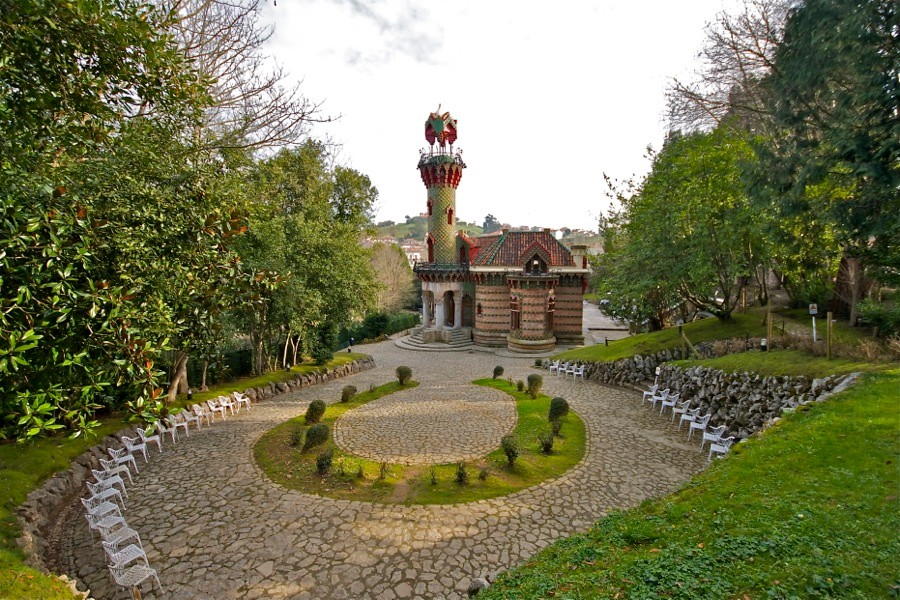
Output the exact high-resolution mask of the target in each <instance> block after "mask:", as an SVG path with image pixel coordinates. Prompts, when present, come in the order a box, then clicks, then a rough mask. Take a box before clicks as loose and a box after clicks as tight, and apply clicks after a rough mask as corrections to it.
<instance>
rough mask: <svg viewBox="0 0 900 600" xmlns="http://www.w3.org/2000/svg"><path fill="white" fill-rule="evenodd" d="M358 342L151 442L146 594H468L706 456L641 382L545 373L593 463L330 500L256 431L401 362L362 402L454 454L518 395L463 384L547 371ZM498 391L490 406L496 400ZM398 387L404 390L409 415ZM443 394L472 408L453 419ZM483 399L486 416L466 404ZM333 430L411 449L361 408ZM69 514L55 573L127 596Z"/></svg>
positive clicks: (478, 448)
mask: <svg viewBox="0 0 900 600" xmlns="http://www.w3.org/2000/svg"><path fill="white" fill-rule="evenodd" d="M360 349H361V350H364V351H365V352H367V353H370V354H372V355H373V356H374V357H375V359H376V363H377V367H376V368H375V369H373V370H370V371H365V372H362V373H359V374H356V375H353V376H350V377H347V378H344V379H339V380H336V381H333V382H329V383H327V384H325V385H321V386H317V387H312V388H308V389H303V390H301V391H299V392H297V393H295V394H292V395H289V396H282V397H280V398H277V399H273V400H268V401H265V402H263V403H259V404H256V405H254V407H253V409H252V410H251V411H249V412H248V411H246V410H243V411H241V412H240V414H239V415H237V416H235V417H229V418H228V420H227V421H225V422H224V423H223V422H221V421H219V422H217V423H216V424H215V425H214V426H213V427H211V428H204V429H203V430H202V431H200V432H192V433H191V436H190V438H187V439H186V438H184V436H183V435H182V436H180V438H179V441H178V444H177V446H174V447H173V446H172V444H171V443H169V444H166V445H165V448H164V450H165V451H164V453H163V454H161V455H160V454H158V453H156V450H155V449H153V450H152V452H153V455H152V456H151V459H150V463H149V464H148V465H146V466H145V465H144V464H143V460H142V459H138V463H139V465H140V468H141V472H140V474H139V475H137V476H136V479H135V484H134V485H133V486H130V487H129V489H128V494H129V498H128V500H127V506H128V510H127V511H126V513H125V517H126V519H127V520H128V522H129V525H130V526H131V527H133V528H135V529H137V530H138V531H139V532H140V534H141V537H142V539H143V541H144V546H145V549H146V550H147V554H148V556H149V559H150V563H151V566H153V567H154V568H156V569H157V570H158V571H159V575H160V578H161V580H162V585H163V588H164V591H165V594H159V593H158V592H154V593H146V594H145V597H147V598H163V597H164V598H173V599H194V600H203V599H209V600H212V599H216V600H221V599H231V598H249V599H254V598H292V599H306V598H310V599H312V598H373V599H375V598H377V599H384V600H391V599H394V598H461V597H464V592H465V588H466V586H467V584H468V582H469V580H470V579H471V578H472V577H479V576H485V575H489V574H494V573H496V572H498V571H501V570H504V569H508V568H510V567H512V566H514V565H516V564H519V563H521V562H523V561H524V560H526V559H527V558H528V557H530V556H532V555H533V554H535V553H536V552H538V551H539V550H541V549H542V548H544V547H546V546H548V545H549V544H551V543H552V542H553V541H555V540H557V539H559V538H560V537H563V536H567V535H571V534H573V533H576V532H582V531H585V530H587V529H588V528H589V527H590V525H591V524H592V523H593V522H594V521H595V520H597V519H598V518H599V517H602V516H603V515H604V514H606V513H607V512H609V511H611V510H613V509H617V508H627V507H632V506H635V505H637V504H639V503H640V502H641V501H642V500H644V499H646V498H650V497H655V496H660V495H663V494H666V493H668V492H671V491H673V490H675V489H677V488H678V487H679V486H680V485H681V484H683V483H684V482H685V481H687V479H688V478H689V477H690V476H691V475H692V474H693V473H695V472H697V471H698V470H700V469H701V468H703V466H704V464H705V454H703V453H701V452H700V451H699V449H698V447H697V444H696V442H695V443H693V444H692V445H689V444H687V443H686V436H685V435H684V432H680V433H679V432H677V431H676V430H675V428H674V427H673V426H671V425H670V423H669V419H668V418H661V417H659V415H658V414H656V413H655V412H654V411H651V410H650V409H649V408H646V407H641V402H640V396H639V395H638V394H636V393H635V392H631V391H625V390H619V389H615V388H608V387H603V386H599V385H596V384H593V383H590V382H585V381H582V380H578V381H572V379H569V380H568V381H563V380H562V379H561V378H556V377H554V376H548V374H547V373H546V372H543V374H544V379H545V384H544V392H545V393H547V394H548V395H554V396H557V395H558V396H563V397H565V398H567V399H568V400H569V402H570V403H571V405H572V408H573V409H574V410H575V411H577V412H578V414H579V415H580V416H581V417H582V418H583V419H584V421H585V423H586V425H587V427H588V447H587V452H586V456H585V458H584V460H583V461H582V462H581V463H580V464H579V465H577V466H576V467H575V468H573V469H571V470H570V471H568V472H567V473H565V474H564V475H563V476H561V477H559V478H558V479H556V480H553V481H549V482H545V483H544V484H541V485H538V486H535V487H532V488H528V489H525V490H522V491H520V492H517V493H515V494H512V495H510V496H506V497H503V498H495V499H492V500H483V501H478V502H473V503H469V504H460V505H454V506H396V505H381V504H369V503H363V502H353V501H342V500H333V499H329V498H320V497H317V496H311V495H307V494H303V493H300V492H297V491H293V490H287V489H284V488H281V487H280V486H278V485H276V484H274V483H272V482H270V481H269V480H268V479H266V477H265V476H264V475H263V474H262V472H261V471H260V470H259V468H257V467H256V465H255V463H254V460H253V457H252V446H253V443H254V442H255V441H256V440H257V439H258V438H259V436H261V435H262V434H263V433H264V432H266V431H267V430H269V429H270V428H272V427H273V426H275V425H277V424H278V423H281V422H283V421H284V420H286V419H288V418H291V417H294V416H296V415H298V414H302V413H303V412H304V411H305V410H306V406H307V404H308V403H309V402H310V401H311V400H313V399H315V398H322V399H323V400H325V401H326V402H329V403H330V402H334V401H337V400H338V399H339V398H340V391H341V388H342V387H343V386H344V385H348V384H353V385H355V386H356V387H357V388H358V389H360V390H366V389H368V388H369V386H370V385H373V384H375V385H380V384H382V383H385V382H387V381H390V380H393V379H394V369H395V368H396V367H397V366H398V365H408V366H410V367H412V369H413V378H414V379H416V380H417V381H419V382H421V384H422V385H421V386H420V387H419V388H416V389H415V390H411V391H408V392H401V393H400V394H396V395H394V396H395V397H394V399H393V400H390V401H388V399H390V398H392V397H391V396H387V397H385V398H384V399H381V400H379V401H375V403H373V404H374V406H372V407H371V408H369V409H368V411H367V414H369V416H370V417H372V418H373V419H375V422H379V421H380V422H383V423H386V422H394V421H395V423H394V424H393V425H391V426H390V427H393V428H395V429H393V430H392V429H387V432H388V433H389V432H390V431H401V430H402V431H403V432H404V435H410V436H413V435H420V436H421V437H418V438H415V439H416V440H419V441H416V442H415V444H412V445H410V446H408V447H406V450H404V452H406V453H407V458H409V459H410V460H412V459H413V458H415V457H416V456H418V455H421V454H423V453H425V450H424V449H423V448H420V447H419V444H423V445H424V444H437V445H439V446H440V447H436V448H434V449H433V450H432V451H433V452H435V453H437V454H442V453H446V454H447V455H448V456H453V457H456V456H469V453H471V452H477V453H482V448H486V447H489V446H492V445H494V444H495V442H496V441H497V440H499V439H500V437H501V436H502V435H503V433H505V432H506V431H508V430H509V428H510V427H511V426H512V421H511V419H512V418H514V416H511V415H512V414H513V413H512V412H511V411H512V409H513V407H512V403H511V402H509V400H508V397H505V395H503V394H501V395H502V396H504V397H503V398H501V397H499V396H496V395H495V394H496V392H492V391H490V390H483V389H482V388H471V391H472V394H471V395H470V398H471V400H472V405H471V406H467V405H466V403H465V402H464V401H465V399H466V396H465V395H463V394H462V393H461V392H463V391H465V390H466V388H464V386H465V385H466V384H467V383H468V382H470V381H471V380H473V379H477V378H481V377H490V374H491V371H492V369H493V367H494V365H496V364H499V365H503V366H504V368H505V369H506V373H505V375H507V376H511V377H512V378H513V379H514V380H518V379H525V378H526V377H527V376H528V375H529V374H531V373H535V372H537V371H535V370H534V368H533V367H532V366H531V365H532V364H533V360H531V359H511V358H500V357H496V356H493V355H491V354H485V353H480V352H474V353H440V354H434V353H418V352H411V351H407V350H402V349H399V348H397V347H396V346H394V344H393V342H390V341H389V342H384V343H381V344H377V345H370V346H364V347H362V348H360ZM491 398H496V401H495V404H496V406H488V405H487V403H488V401H489V400H490V399H491ZM398 399H399V400H402V401H403V402H404V403H406V402H408V404H406V406H408V407H409V409H410V410H409V411H407V412H406V413H405V414H404V412H403V411H402V410H398V409H399V408H400V407H402V406H403V405H404V404H401V403H400V402H398ZM442 399H449V402H450V404H452V407H453V409H456V408H457V407H458V409H459V410H460V411H463V413H466V414H463V415H460V414H459V413H457V416H458V417H459V418H456V419H454V418H453V413H452V410H451V409H448V408H447V407H442V406H440V402H441V400H442ZM382 400H385V402H383V403H382ZM376 403H378V404H376ZM379 404H380V405H379ZM482 410H486V411H487V412H486V413H485V414H484V415H479V416H478V417H477V418H472V415H469V414H467V413H468V412H470V411H482ZM362 414H363V413H362V411H360V413H359V414H358V415H356V417H359V415H362ZM416 415H419V416H416ZM428 415H434V419H433V420H432V422H429V418H428ZM356 417H355V418H356ZM484 420H488V421H490V422H491V423H492V425H491V427H490V428H487V427H483V429H485V430H488V429H489V430H488V431H481V432H479V434H478V435H476V436H474V437H475V439H474V441H472V440H467V443H466V444H463V443H462V441H461V440H460V439H459V437H458V436H457V435H456V434H457V432H466V433H465V434H464V435H466V436H472V435H473V434H472V432H473V431H477V430H478V426H477V425H478V423H483V422H484ZM416 428H421V433H420V434H415V433H413V431H414V430H415V429H416ZM339 431H340V432H341V433H340V436H339V437H340V439H341V443H342V444H343V445H344V446H345V447H348V448H353V449H355V450H357V451H359V452H360V453H363V454H364V453H365V452H364V451H363V450H362V445H363V444H368V443H370V442H371V445H372V447H373V448H381V449H382V450H381V451H382V452H396V450H397V449H398V448H404V446H402V445H399V444H397V443H392V442H391V441H390V440H389V439H388V438H386V437H384V433H385V432H384V431H382V432H377V431H373V432H369V433H367V432H366V429H365V423H363V420H362V419H357V420H354V421H352V422H350V421H348V423H346V424H343V423H342V424H341V425H340V427H339ZM370 451H371V450H370ZM67 524H68V525H67V527H66V528H65V530H64V531H63V532H62V536H61V539H60V540H59V543H60V545H61V557H62V558H61V560H62V562H63V564H62V565H60V569H61V571H62V572H66V573H68V574H70V575H76V576H77V577H78V578H79V579H80V580H81V581H82V582H84V583H86V584H87V585H88V586H90V588H91V591H92V594H93V596H94V597H95V598H97V599H98V600H104V599H108V598H124V597H127V595H125V594H124V593H123V592H119V593H118V595H117V591H116V590H115V589H114V587H113V586H112V585H111V582H110V580H109V578H108V575H107V570H106V568H105V562H104V557H103V552H102V549H101V548H100V544H99V542H98V541H96V540H93V541H92V539H91V535H90V533H89V531H88V529H87V526H86V522H85V521H84V519H83V517H82V515H81V512H80V511H78V510H74V508H73V509H72V511H71V518H69V519H68V520H67ZM146 587H147V586H145V588H146Z"/></svg>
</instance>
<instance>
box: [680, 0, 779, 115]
mask: <svg viewBox="0 0 900 600" xmlns="http://www.w3.org/2000/svg"><path fill="white" fill-rule="evenodd" d="M794 4H796V1H795V0H744V2H743V4H742V7H741V10H740V11H739V12H738V13H736V14H729V13H726V12H722V13H720V14H719V15H718V16H717V18H716V21H715V22H714V23H710V24H708V25H707V27H706V41H705V43H704V45H703V48H702V49H701V50H700V53H699V55H698V58H699V61H700V67H699V68H698V70H697V72H696V73H695V75H696V77H695V79H694V80H692V81H680V80H678V79H673V81H672V84H671V87H670V89H669V92H668V98H667V100H668V118H669V122H670V127H672V128H673V129H678V128H681V129H684V130H687V131H692V130H696V129H710V128H712V127H715V126H716V125H717V124H718V123H720V122H721V121H723V120H724V119H726V118H729V117H736V118H737V119H738V120H739V121H740V122H741V125H742V127H744V128H746V129H749V130H756V129H758V128H759V127H761V126H762V124H763V122H764V121H765V118H764V117H765V115H766V112H767V110H766V98H765V93H766V92H765V88H764V85H763V81H764V78H765V76H766V75H767V74H768V73H770V72H771V71H772V69H773V68H774V56H775V49H776V47H777V46H778V44H779V43H780V42H781V39H782V35H783V32H784V24H785V21H786V19H787V16H788V12H789V10H790V9H791V7H792V6H793V5H794Z"/></svg>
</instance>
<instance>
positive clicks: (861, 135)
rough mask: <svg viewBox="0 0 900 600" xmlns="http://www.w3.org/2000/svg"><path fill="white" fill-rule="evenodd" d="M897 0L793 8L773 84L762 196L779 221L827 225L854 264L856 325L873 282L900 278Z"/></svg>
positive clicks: (818, 2) (758, 186) (819, 1)
mask: <svg viewBox="0 0 900 600" xmlns="http://www.w3.org/2000/svg"><path fill="white" fill-rule="evenodd" d="M897 11H898V9H897V5H896V3H895V2H892V1H890V0H865V1H863V2H857V3H846V2H839V1H837V0H808V1H806V2H804V3H803V4H801V5H799V6H798V7H797V8H796V9H795V10H793V11H792V13H791V14H790V17H789V18H788V21H787V23H786V26H785V31H784V40H783V43H782V44H781V45H780V46H779V48H778V50H777V52H776V54H775V59H774V60H775V68H774V69H773V72H772V75H771V76H770V77H769V78H768V80H767V85H768V88H769V89H770V90H771V92H770V99H769V106H770V107H771V112H772V114H773V120H774V127H775V129H776V130H777V131H778V132H780V135H777V136H772V138H771V139H769V140H765V142H764V143H763V144H760V145H759V146H758V147H757V153H758V155H759V159H760V169H759V170H758V172H757V173H756V177H755V187H754V195H755V196H757V197H758V198H759V201H760V203H761V204H764V205H768V206H770V207H772V208H773V209H775V210H776V211H777V215H778V216H779V217H784V218H789V219H791V218H795V217H799V218H801V219H803V220H804V221H806V222H817V221H822V222H823V224H822V225H820V226H819V228H820V230H824V231H827V232H829V234H830V235H833V236H834V240H835V242H836V244H837V245H838V247H839V248H840V249H841V251H842V253H843V256H844V260H845V262H849V263H850V265H851V267H852V266H853V265H856V264H857V263H858V267H857V268H851V269H850V271H851V272H856V274H855V275H853V276H852V277H851V279H852V280H853V281H852V282H851V283H852V285H850V286H849V287H850V288H851V292H850V296H851V297H850V298H849V299H847V303H848V305H849V313H850V317H851V321H854V320H855V316H856V308H855V307H856V304H857V302H858V300H859V299H860V298H861V296H862V294H863V291H864V289H863V281H864V277H863V276H862V275H861V274H859V273H858V272H859V271H860V270H861V269H868V274H869V275H870V276H875V277H877V278H878V279H880V280H883V281H892V282H895V283H896V282H897V281H898V280H900V197H898V194H897V190H898V189H900V136H898V133H897V107H898V106H900V80H898V68H897V65H898V64H900V45H898V44H897V19H898V12H897Z"/></svg>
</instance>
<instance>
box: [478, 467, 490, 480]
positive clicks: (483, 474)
mask: <svg viewBox="0 0 900 600" xmlns="http://www.w3.org/2000/svg"><path fill="white" fill-rule="evenodd" d="M488 475H490V471H488V468H487V466H485V465H481V467H479V468H478V480H479V481H486V480H487V478H488Z"/></svg>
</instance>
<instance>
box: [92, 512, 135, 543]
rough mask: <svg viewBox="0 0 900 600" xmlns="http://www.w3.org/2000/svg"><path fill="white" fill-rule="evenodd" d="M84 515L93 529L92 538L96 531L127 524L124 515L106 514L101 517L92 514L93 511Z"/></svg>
mask: <svg viewBox="0 0 900 600" xmlns="http://www.w3.org/2000/svg"><path fill="white" fill-rule="evenodd" d="M84 516H85V518H86V519H87V522H88V527H89V528H90V530H91V539H94V532H95V531H98V530H99V531H103V530H104V529H113V528H115V527H124V526H125V519H124V518H123V517H122V515H106V516H105V517H102V518H101V517H98V516H97V515H92V514H91V513H85V515H84Z"/></svg>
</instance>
